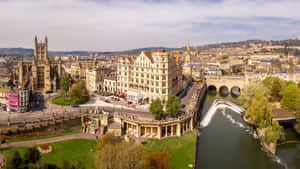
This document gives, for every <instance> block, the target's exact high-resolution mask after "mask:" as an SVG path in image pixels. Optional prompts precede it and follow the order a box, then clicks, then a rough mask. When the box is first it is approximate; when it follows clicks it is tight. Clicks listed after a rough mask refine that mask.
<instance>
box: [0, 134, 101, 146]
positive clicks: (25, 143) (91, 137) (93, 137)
mask: <svg viewBox="0 0 300 169" xmlns="http://www.w3.org/2000/svg"><path fill="white" fill-rule="evenodd" d="M73 139H89V140H96V135H93V134H84V133H78V134H72V135H67V136H59V137H52V138H47V139H40V140H30V141H20V142H12V143H7V144H1V145H0V149H1V148H9V147H24V146H33V145H39V144H48V143H53V142H59V141H66V140H73Z"/></svg>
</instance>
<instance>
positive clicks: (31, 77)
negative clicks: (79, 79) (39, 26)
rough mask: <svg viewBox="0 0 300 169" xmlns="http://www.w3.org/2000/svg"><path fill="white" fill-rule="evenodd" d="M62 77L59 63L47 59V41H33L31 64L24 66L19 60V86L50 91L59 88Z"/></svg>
mask: <svg viewBox="0 0 300 169" xmlns="http://www.w3.org/2000/svg"><path fill="white" fill-rule="evenodd" d="M61 75H62V67H61V61H60V60H58V61H54V60H50V59H49V57H48V39H47V37H45V41H44V42H38V40H37V37H35V41H34V56H33V58H32V63H31V64H24V62H23V60H22V59H20V60H19V86H20V87H23V86H26V87H28V86H30V87H31V88H32V90H34V91H36V90H39V91H50V90H56V89H57V88H59V79H60V77H61Z"/></svg>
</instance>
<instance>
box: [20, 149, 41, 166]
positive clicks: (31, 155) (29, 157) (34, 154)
mask: <svg viewBox="0 0 300 169" xmlns="http://www.w3.org/2000/svg"><path fill="white" fill-rule="evenodd" d="M40 158H41V154H40V152H39V151H38V150H37V148H36V147H30V148H29V149H28V150H27V151H26V153H25V154H24V162H25V163H26V164H27V163H35V162H37V161H38V160H39V159H40Z"/></svg>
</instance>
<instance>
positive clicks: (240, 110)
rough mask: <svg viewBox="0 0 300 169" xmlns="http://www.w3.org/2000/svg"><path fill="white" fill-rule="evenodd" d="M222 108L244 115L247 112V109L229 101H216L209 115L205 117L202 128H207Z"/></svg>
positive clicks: (201, 123)
mask: <svg viewBox="0 0 300 169" xmlns="http://www.w3.org/2000/svg"><path fill="white" fill-rule="evenodd" d="M220 108H229V109H231V110H233V111H234V112H237V113H238V114H243V113H244V112H245V109H243V108H242V107H240V106H239V105H237V104H235V103H232V102H230V101H227V100H222V99H216V100H214V102H213V104H212V105H211V106H210V108H209V109H208V111H207V113H206V114H205V116H204V117H203V119H202V120H201V122H200V128H204V127H207V126H208V125H209V123H210V122H211V120H212V118H213V117H214V115H215V113H216V111H217V110H218V109H220Z"/></svg>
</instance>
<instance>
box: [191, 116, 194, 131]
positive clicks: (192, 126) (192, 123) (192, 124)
mask: <svg viewBox="0 0 300 169" xmlns="http://www.w3.org/2000/svg"><path fill="white" fill-rule="evenodd" d="M190 129H191V130H193V129H194V121H193V118H192V117H191V121H190Z"/></svg>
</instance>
